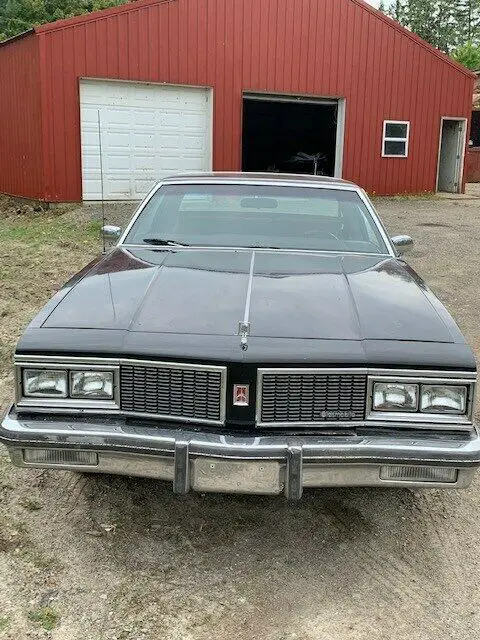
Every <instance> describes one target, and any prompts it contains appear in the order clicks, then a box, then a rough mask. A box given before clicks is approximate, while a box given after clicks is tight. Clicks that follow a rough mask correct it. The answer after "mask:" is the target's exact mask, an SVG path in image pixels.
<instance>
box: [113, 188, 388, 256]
mask: <svg viewBox="0 0 480 640" xmlns="http://www.w3.org/2000/svg"><path fill="white" fill-rule="evenodd" d="M124 242H125V244H136V245H155V246H176V245H179V246H202V247H204V246H208V247H212V246H213V247H252V248H275V249H306V250H314V251H336V252H352V253H353V252H356V253H372V254H386V253H388V250H387V247H386V245H385V242H384V240H383V238H382V235H381V233H380V231H379V229H378V227H377V225H376V224H375V222H374V220H373V219H372V216H371V215H370V213H369V211H368V209H367V207H366V206H365V204H364V203H363V201H362V199H361V198H360V197H359V195H358V193H357V192H356V191H353V190H347V189H333V188H314V187H294V186H292V187H289V186H263V185H256V184H202V185H194V184H178V185H163V186H162V187H160V188H159V189H158V190H157V191H156V192H155V193H154V194H153V195H152V197H151V198H150V200H149V201H148V202H147V204H146V206H145V207H144V209H143V211H142V212H141V214H140V215H139V216H138V218H137V219H136V221H135V223H134V224H133V226H132V228H131V229H130V231H129V233H128V235H127V237H126V239H125V241H124Z"/></svg>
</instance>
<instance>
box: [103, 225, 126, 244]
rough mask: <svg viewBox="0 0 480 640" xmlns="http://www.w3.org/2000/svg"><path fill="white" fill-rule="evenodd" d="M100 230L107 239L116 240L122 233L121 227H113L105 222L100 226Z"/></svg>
mask: <svg viewBox="0 0 480 640" xmlns="http://www.w3.org/2000/svg"><path fill="white" fill-rule="evenodd" d="M102 232H103V236H104V238H106V239H108V240H118V238H120V236H121V235H122V230H121V228H120V227H115V226H113V225H111V224H106V225H105V226H104V227H102Z"/></svg>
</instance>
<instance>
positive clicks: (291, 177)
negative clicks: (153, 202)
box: [160, 171, 359, 189]
mask: <svg viewBox="0 0 480 640" xmlns="http://www.w3.org/2000/svg"><path fill="white" fill-rule="evenodd" d="M196 181H201V182H207V183H222V182H229V183H232V182H233V183H239V184H255V183H261V184H265V183H267V184H272V185H275V184H280V183H281V184H282V185H285V184H291V185H303V186H305V185H308V186H312V187H313V186H323V187H334V188H337V189H338V188H347V189H352V188H354V189H358V188H359V187H358V186H357V185H355V184H354V183H353V182H348V181H347V180H342V179H340V178H330V177H327V176H313V175H310V174H299V173H267V172H265V173H250V172H248V173H247V172H244V173H242V172H240V171H237V172H235V171H214V172H210V173H208V172H205V173H182V174H178V175H173V176H167V177H166V178H163V179H162V180H161V181H160V184H191V183H195V182H196Z"/></svg>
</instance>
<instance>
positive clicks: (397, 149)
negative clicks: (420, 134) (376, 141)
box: [382, 120, 410, 158]
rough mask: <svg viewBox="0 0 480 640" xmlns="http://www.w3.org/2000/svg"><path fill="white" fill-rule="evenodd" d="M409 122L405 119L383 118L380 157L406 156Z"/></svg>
mask: <svg viewBox="0 0 480 640" xmlns="http://www.w3.org/2000/svg"><path fill="white" fill-rule="evenodd" d="M409 138H410V122H408V121H405V120H384V121H383V137H382V157H384V158H408V142H409Z"/></svg>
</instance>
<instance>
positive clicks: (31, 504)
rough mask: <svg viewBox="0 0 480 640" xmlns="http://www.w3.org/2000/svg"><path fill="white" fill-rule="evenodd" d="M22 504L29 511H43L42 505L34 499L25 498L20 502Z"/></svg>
mask: <svg viewBox="0 0 480 640" xmlns="http://www.w3.org/2000/svg"><path fill="white" fill-rule="evenodd" d="M20 504H21V505H22V507H23V508H24V509H27V511H40V509H43V505H42V503H41V502H39V501H38V500H35V499H34V498H24V499H23V500H21V501H20Z"/></svg>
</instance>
